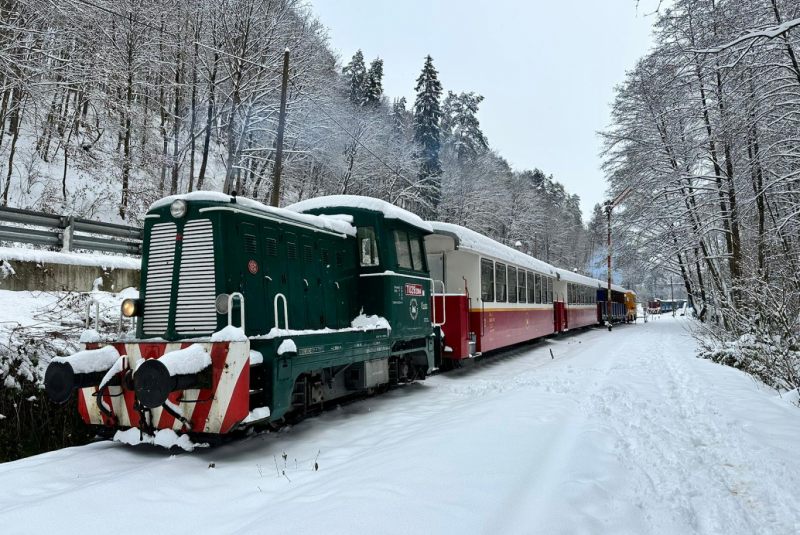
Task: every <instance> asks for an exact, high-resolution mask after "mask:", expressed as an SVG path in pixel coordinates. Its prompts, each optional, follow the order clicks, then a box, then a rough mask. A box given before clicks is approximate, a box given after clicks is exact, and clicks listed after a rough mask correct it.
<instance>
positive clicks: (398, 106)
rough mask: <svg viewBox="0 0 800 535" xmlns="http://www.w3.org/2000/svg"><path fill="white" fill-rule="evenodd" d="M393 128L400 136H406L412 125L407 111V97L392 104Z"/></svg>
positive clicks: (395, 100) (397, 99)
mask: <svg viewBox="0 0 800 535" xmlns="http://www.w3.org/2000/svg"><path fill="white" fill-rule="evenodd" d="M391 115H392V126H393V127H394V130H395V131H396V132H397V133H398V134H405V132H406V129H407V128H408V125H409V123H410V121H409V119H408V115H409V114H408V110H407V109H406V97H400V98H396V99H394V102H392V112H391Z"/></svg>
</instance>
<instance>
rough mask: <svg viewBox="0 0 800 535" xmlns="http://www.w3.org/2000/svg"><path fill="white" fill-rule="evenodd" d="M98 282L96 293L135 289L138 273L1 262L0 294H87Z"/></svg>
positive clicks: (9, 261) (78, 266)
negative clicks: (42, 292) (10, 292)
mask: <svg viewBox="0 0 800 535" xmlns="http://www.w3.org/2000/svg"><path fill="white" fill-rule="evenodd" d="M97 279H102V285H100V286H99V289H100V290H104V291H106V292H113V291H119V290H122V289H124V288H129V287H133V288H137V289H138V288H139V284H140V281H141V272H140V270H138V269H130V268H119V267H107V266H106V267H100V266H88V265H75V264H59V263H53V262H47V263H42V262H36V261H33V260H14V259H2V258H0V290H13V291H44V292H51V291H73V292H89V291H91V290H93V289H94V282H95V280H97Z"/></svg>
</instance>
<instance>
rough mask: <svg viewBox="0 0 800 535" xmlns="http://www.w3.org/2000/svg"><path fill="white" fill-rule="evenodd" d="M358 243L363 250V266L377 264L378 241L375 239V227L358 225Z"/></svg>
mask: <svg viewBox="0 0 800 535" xmlns="http://www.w3.org/2000/svg"><path fill="white" fill-rule="evenodd" d="M358 244H359V250H360V251H361V265H362V266H377V265H378V264H379V263H380V261H379V260H378V242H377V241H376V240H375V229H374V228H373V227H358Z"/></svg>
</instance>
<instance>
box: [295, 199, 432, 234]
mask: <svg viewBox="0 0 800 535" xmlns="http://www.w3.org/2000/svg"><path fill="white" fill-rule="evenodd" d="M340 207H344V208H358V209H361V210H371V211H373V212H381V213H382V214H383V217H385V218H386V219H398V220H400V221H403V222H404V223H408V224H409V225H411V226H413V227H417V228H420V229H422V230H426V231H428V232H433V229H432V228H431V226H430V225H429V224H428V223H427V222H426V221H423V220H422V218H421V217H419V216H418V215H416V214H412V213H411V212H409V211H408V210H404V209H402V208H399V207H397V206H395V205H393V204H391V203H388V202H386V201H382V200H380V199H375V198H372V197H362V196H360V195H328V196H325V197H316V198H314V199H307V200H305V201H300V202H298V203H294V204H292V205H289V206H287V207H286V209H287V210H291V211H293V212H305V211H307V210H316V209H319V208H340Z"/></svg>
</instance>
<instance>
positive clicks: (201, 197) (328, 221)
mask: <svg viewBox="0 0 800 535" xmlns="http://www.w3.org/2000/svg"><path fill="white" fill-rule="evenodd" d="M178 199H181V200H184V201H211V202H224V203H230V202H231V199H232V197H231V196H230V195H226V194H225V193H220V192H218V191H194V192H192V193H185V194H183V195H170V196H169V197H164V198H163V199H159V200H157V201H156V202H154V203H153V204H151V205H150V209H149V210H148V211H150V210H155V209H156V208H161V207H162V206H167V205H169V204H172V203H173V202H174V201H177V200H178ZM231 204H232V203H231ZM236 204H237V205H239V206H243V207H245V208H250V209H253V210H257V211H259V212H265V213H269V214H273V215H276V216H278V217H282V218H284V219H289V220H292V221H297V222H298V223H305V224H307V225H312V226H314V227H317V228H320V229H323V230H329V231H331V232H338V233H340V234H347V235H349V236H355V235H356V229H355V227H353V225H351V224H350V223H348V222H347V221H345V220H342V219H341V218H335V217H329V216H325V215H311V214H300V213H298V212H297V211H295V210H289V209H286V208H275V207H274V206H267V205H266V204H262V203H260V202H258V201H254V200H253V199H248V198H246V197H236Z"/></svg>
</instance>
